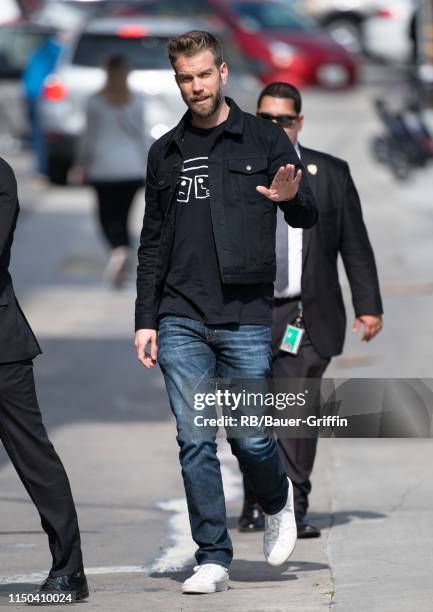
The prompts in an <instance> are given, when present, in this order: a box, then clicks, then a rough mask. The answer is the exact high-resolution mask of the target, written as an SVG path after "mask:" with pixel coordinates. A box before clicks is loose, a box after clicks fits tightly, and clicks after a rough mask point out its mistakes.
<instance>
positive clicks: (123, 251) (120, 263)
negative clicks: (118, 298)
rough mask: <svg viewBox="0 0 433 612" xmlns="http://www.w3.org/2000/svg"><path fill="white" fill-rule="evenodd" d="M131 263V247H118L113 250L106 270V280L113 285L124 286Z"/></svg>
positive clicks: (116, 286)
mask: <svg viewBox="0 0 433 612" xmlns="http://www.w3.org/2000/svg"><path fill="white" fill-rule="evenodd" d="M128 263H129V248H128V247H117V248H115V249H113V250H112V251H111V255H110V259H109V260H108V264H107V266H106V268H105V271H104V280H105V281H107V282H109V283H110V284H111V285H113V287H115V288H120V287H122V285H123V283H124V281H125V280H126V275H127V270H128Z"/></svg>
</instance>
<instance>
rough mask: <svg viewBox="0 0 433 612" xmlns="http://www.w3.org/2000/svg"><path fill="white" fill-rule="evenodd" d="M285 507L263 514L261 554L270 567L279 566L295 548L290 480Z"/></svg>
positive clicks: (295, 533)
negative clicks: (274, 512)
mask: <svg viewBox="0 0 433 612" xmlns="http://www.w3.org/2000/svg"><path fill="white" fill-rule="evenodd" d="M287 480H288V481H289V492H288V495H287V502H286V505H285V506H284V508H283V509H282V510H280V511H279V512H277V514H265V533H264V535H263V553H264V555H265V559H266V561H267V562H268V563H269V564H270V565H281V564H282V563H284V562H285V561H287V559H288V558H289V557H290V555H291V554H292V552H293V549H294V548H295V544H296V538H297V537H298V533H297V529H296V519H295V510H294V505H293V485H292V482H291V480H290V478H288V479H287Z"/></svg>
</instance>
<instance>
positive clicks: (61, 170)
mask: <svg viewBox="0 0 433 612" xmlns="http://www.w3.org/2000/svg"><path fill="white" fill-rule="evenodd" d="M69 169H70V164H69V162H68V161H66V160H64V159H57V158H55V157H54V156H53V155H48V160H47V175H48V178H49V179H50V182H51V183H53V184H54V185H66V184H67V182H68V172H69Z"/></svg>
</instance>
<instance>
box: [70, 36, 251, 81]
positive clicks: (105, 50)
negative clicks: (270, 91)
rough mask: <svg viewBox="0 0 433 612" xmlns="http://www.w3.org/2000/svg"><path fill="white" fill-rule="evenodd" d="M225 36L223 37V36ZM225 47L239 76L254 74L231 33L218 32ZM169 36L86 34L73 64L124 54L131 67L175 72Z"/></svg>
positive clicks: (96, 64)
mask: <svg viewBox="0 0 433 612" xmlns="http://www.w3.org/2000/svg"><path fill="white" fill-rule="evenodd" d="M221 34H222V35H221ZM217 35H218V37H219V38H220V40H221V42H222V44H223V48H224V60H225V61H226V62H227V63H228V65H229V67H230V70H231V71H233V72H236V73H248V72H251V70H250V67H249V65H248V64H247V62H246V61H245V58H244V57H243V55H242V53H241V52H240V51H239V49H238V48H237V46H236V45H235V44H234V42H233V40H232V38H231V37H230V36H228V33H227V32H226V33H223V32H221V33H218V34H217ZM167 42H168V37H166V36H163V37H162V36H145V37H143V38H122V37H120V36H116V35H115V34H91V33H87V34H83V35H82V36H81V38H80V39H79V41H78V44H77V47H76V48H75V51H74V54H73V57H72V63H73V64H75V65H78V66H87V67H89V68H90V67H100V66H103V65H104V64H105V62H106V60H107V58H108V57H109V56H110V55H123V56H124V57H125V58H126V60H127V62H128V63H129V65H130V66H131V68H134V69H136V70H171V66H170V62H169V59H168V56H167V51H166V47H167Z"/></svg>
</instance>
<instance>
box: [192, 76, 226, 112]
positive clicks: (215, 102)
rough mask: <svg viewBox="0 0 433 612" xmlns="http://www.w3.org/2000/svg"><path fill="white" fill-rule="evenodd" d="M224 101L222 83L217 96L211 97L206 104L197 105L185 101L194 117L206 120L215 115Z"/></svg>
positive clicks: (211, 95)
mask: <svg viewBox="0 0 433 612" xmlns="http://www.w3.org/2000/svg"><path fill="white" fill-rule="evenodd" d="M223 99H224V96H223V88H222V83H220V86H219V88H218V91H217V92H216V93H215V94H210V95H209V97H208V99H207V100H206V104H202V105H197V104H196V103H195V102H194V101H193V100H185V102H186V105H187V106H188V108H189V110H190V111H191V113H192V114H193V115H196V116H197V117H201V118H203V119H205V118H207V117H210V116H211V115H213V114H214V113H215V112H216V111H217V110H218V108H219V107H220V106H221V103H222V101H223Z"/></svg>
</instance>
